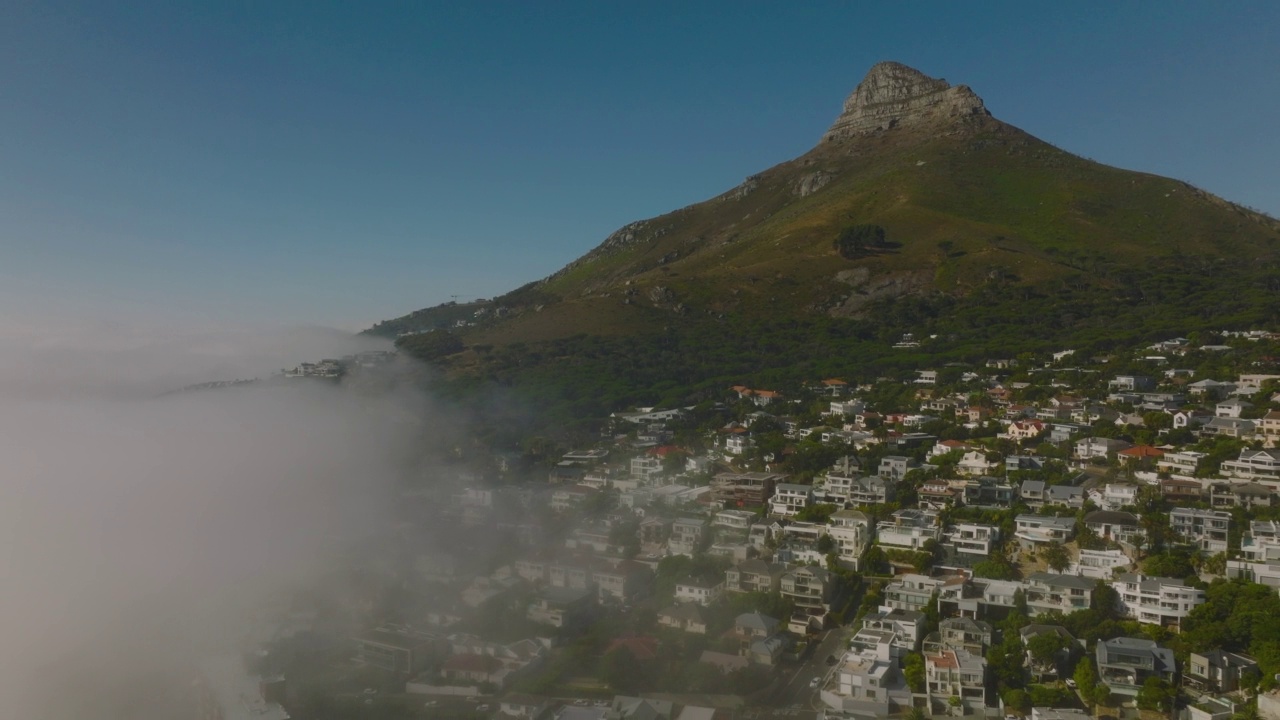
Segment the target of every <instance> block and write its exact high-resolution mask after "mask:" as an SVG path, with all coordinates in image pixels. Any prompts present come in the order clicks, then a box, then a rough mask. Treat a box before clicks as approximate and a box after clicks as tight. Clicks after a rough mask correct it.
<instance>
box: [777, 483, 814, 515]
mask: <svg viewBox="0 0 1280 720" xmlns="http://www.w3.org/2000/svg"><path fill="white" fill-rule="evenodd" d="M812 503H813V488H812V487H810V486H808V485H796V484H793V483H778V484H777V485H776V486H774V489H773V497H772V498H770V499H769V512H770V513H772V514H773V515H776V516H778V517H795V516H796V515H799V514H800V511H801V510H803V509H805V508H807V507H809V505H811V504H812Z"/></svg>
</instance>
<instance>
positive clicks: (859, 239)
mask: <svg viewBox="0 0 1280 720" xmlns="http://www.w3.org/2000/svg"><path fill="white" fill-rule="evenodd" d="M884 244H885V242H884V228H882V227H880V226H879V225H850V226H849V227H846V228H845V229H844V230H841V231H840V234H839V235H837V236H836V239H835V247H836V250H839V251H840V255H841V256H843V257H846V258H856V257H859V256H860V255H862V254H863V253H865V252H866V251H867V250H871V249H874V248H879V247H883V246H884Z"/></svg>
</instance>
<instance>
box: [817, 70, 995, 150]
mask: <svg viewBox="0 0 1280 720" xmlns="http://www.w3.org/2000/svg"><path fill="white" fill-rule="evenodd" d="M990 114H991V113H989V112H987V109H986V108H985V107H984V106H983V104H982V98H980V97H978V96H977V95H975V94H974V92H973V91H972V90H970V89H969V88H968V86H966V85H956V86H954V87H953V86H951V85H950V84H948V83H947V81H946V80H940V79H937V78H931V77H929V76H928V75H925V74H924V73H922V72H920V71H919V70H914V69H912V68H909V67H907V66H906V65H903V64H901V63H896V62H882V63H878V64H876V65H875V66H873V67H872V68H871V70H870V71H869V72H868V73H867V76H866V77H865V78H863V79H862V82H860V83H858V87H857V88H856V89H855V90H854V91H853V94H852V95H850V96H849V99H848V100H845V101H844V112H842V113H840V117H838V118H836V121H835V124H833V125H832V126H831V129H829V130H827V134H826V135H823V136H822V141H823V142H831V141H835V140H842V139H844V138H848V137H853V136H856V135H866V134H868V133H873V132H877V131H881V130H889V129H892V128H897V127H910V126H927V125H939V126H941V125H946V124H950V123H955V122H957V121H959V120H963V119H965V118H972V117H987V116H989V115H990Z"/></svg>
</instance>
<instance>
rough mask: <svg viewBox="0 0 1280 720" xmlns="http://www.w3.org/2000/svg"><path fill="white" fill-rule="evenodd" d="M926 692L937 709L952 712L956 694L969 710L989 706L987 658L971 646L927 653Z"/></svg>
mask: <svg viewBox="0 0 1280 720" xmlns="http://www.w3.org/2000/svg"><path fill="white" fill-rule="evenodd" d="M924 672H925V693H926V695H927V697H928V698H929V706H930V709H931V710H932V711H933V712H934V713H949V712H952V711H953V710H952V707H951V701H952V698H956V699H958V700H959V702H960V707H961V708H963V709H964V710H965V711H966V712H974V711H980V710H982V709H985V707H986V704H987V703H986V699H987V661H986V660H985V659H984V658H983V657H982V656H981V655H975V654H973V653H971V652H969V651H967V650H943V651H942V652H939V653H937V654H926V655H925V656H924Z"/></svg>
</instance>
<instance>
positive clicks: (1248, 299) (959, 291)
mask: <svg viewBox="0 0 1280 720" xmlns="http://www.w3.org/2000/svg"><path fill="white" fill-rule="evenodd" d="M887 65H891V64H887ZM878 72H879V73H890V74H893V77H891V78H890V80H896V79H899V77H898V76H899V75H900V76H902V77H903V78H905V79H904V80H903V82H904V83H908V84H909V83H910V82H913V81H915V80H916V79H917V78H916V77H915V76H913V75H910V73H915V71H911V70H909V69H907V68H902V67H901V66H893V67H889V68H888V69H887V70H885V69H883V68H882V66H877V67H876V68H873V70H872V74H876V73H878ZM916 75H919V74H918V73H916ZM869 77H871V76H870V75H869ZM919 77H920V78H923V76H919ZM880 79H881V80H883V78H880ZM930 82H936V81H930ZM865 83H866V81H864V84H865ZM880 84H884V83H883V82H881V83H880ZM944 85H945V84H944ZM877 86H878V85H877ZM861 87H862V86H860V88H861ZM904 87H907V89H906V90H904V91H902V92H903V93H906V96H905V97H906V99H905V100H903V99H902V98H903V97H904V95H902V94H899V95H896V96H894V97H892V98H887V99H877V98H871V99H869V100H867V99H865V95H866V93H865V92H864V93H863V95H862V96H859V94H858V92H855V95H854V97H853V98H851V100H850V103H846V111H845V115H842V118H841V121H844V120H846V119H847V118H848V117H859V118H861V117H863V116H866V115H875V114H876V113H880V114H882V115H886V119H885V120H884V122H883V125H882V126H879V127H875V128H872V129H867V130H860V131H859V132H857V133H855V134H853V135H849V136H847V137H844V136H842V137H833V138H831V139H830V140H829V141H826V142H823V143H821V144H819V145H818V146H817V147H815V148H814V149H813V150H811V151H810V152H808V153H806V154H805V155H803V156H802V157H800V158H797V159H795V160H792V161H789V162H786V163H783V164H781V165H778V166H776V167H774V168H771V169H769V170H766V171H764V172H762V173H760V174H758V175H755V176H752V177H750V178H748V179H747V180H746V181H745V182H744V183H743V184H742V185H740V186H738V187H737V188H734V189H732V190H730V191H728V192H726V193H724V194H722V195H720V196H717V197H715V198H712V199H710V200H707V201H705V202H701V203H697V204H695V205H690V206H688V207H685V208H682V209H679V210H676V211H674V212H671V213H668V214H666V215H663V216H660V217H657V218H652V219H650V220H645V221H641V222H637V223H632V224H630V225H628V226H626V227H624V228H622V229H621V230H619V231H618V232H616V233H614V234H613V235H611V236H610V237H609V238H607V239H606V240H605V241H604V242H603V243H602V244H601V245H600V246H599V247H597V248H596V249H594V250H592V251H591V252H589V253H588V254H587V255H585V256H584V257H582V258H580V259H579V260H577V261H574V262H573V263H570V264H569V265H568V266H566V267H565V268H564V269H563V270H561V271H559V272H557V273H556V274H554V275H552V276H551V277H549V278H547V279H545V280H543V281H540V282H536V283H531V284H529V285H526V286H524V287H522V288H520V289H518V290H516V291H513V292H511V293H509V294H507V295H505V296H502V297H499V298H495V299H494V300H492V301H488V302H486V303H482V304H476V305H477V307H476V308H474V309H479V307H483V308H484V312H483V313H482V314H481V316H479V317H478V318H477V316H476V315H475V313H474V310H473V308H472V307H468V308H467V310H468V312H469V314H470V315H471V318H470V319H471V321H472V323H473V324H472V325H471V326H468V327H465V328H461V329H458V330H456V331H455V332H456V337H457V340H458V341H460V342H455V341H454V340H452V339H451V340H450V341H449V342H447V343H445V345H446V346H448V348H449V349H450V350H451V351H452V350H456V352H450V353H446V354H442V353H441V352H439V346H440V345H441V343H440V342H439V339H438V338H437V339H433V340H425V339H422V338H420V337H414V336H407V337H404V338H402V340H401V344H402V347H404V348H405V349H406V350H407V351H409V352H417V350H418V349H419V348H423V347H427V346H430V347H431V348H432V349H433V350H432V351H431V352H420V353H419V354H421V355H423V356H425V357H428V358H429V359H431V360H433V361H434V362H437V363H439V364H441V365H442V366H443V367H445V368H446V369H447V370H448V371H449V376H450V377H451V378H453V379H455V380H456V381H459V382H462V383H464V384H466V385H469V386H470V385H475V384H476V383H477V382H484V381H497V382H499V383H502V384H504V385H507V386H510V387H514V388H516V389H517V390H518V391H520V392H521V393H523V394H526V395H528V396H530V397H533V398H536V399H538V401H539V402H540V403H542V404H543V405H544V406H545V407H547V408H549V409H551V411H552V412H553V413H554V414H556V415H559V416H563V417H564V418H569V417H572V416H575V415H579V413H585V412H586V411H587V410H588V406H590V410H592V411H593V412H594V411H599V410H606V411H607V410H615V409H618V408H619V407H620V406H624V405H627V404H634V403H644V404H650V403H657V402H683V401H684V400H688V399H692V398H696V397H697V396H698V395H699V391H700V390H702V389H706V388H711V387H718V386H720V385H722V384H723V383H725V382H728V381H748V380H750V381H752V382H756V383H768V382H774V381H776V382H784V381H786V380H787V379H788V378H791V377H799V376H800V375H805V376H808V377H812V376H814V375H815V374H840V375H846V376H874V374H875V373H879V372H882V371H883V370H885V369H886V368H891V367H893V366H895V365H896V364H899V363H900V362H905V361H904V360H903V355H904V354H910V351H905V352H904V351H893V350H891V347H890V346H891V345H892V343H893V342H894V341H896V340H897V339H898V338H899V337H900V336H901V334H902V333H905V332H911V333H914V334H915V335H916V336H917V337H929V336H937V337H935V338H933V339H932V341H931V342H930V343H928V345H927V352H928V353H929V354H930V355H931V356H933V357H936V358H937V359H938V360H940V361H946V360H964V361H973V360H977V359H981V358H982V357H984V356H987V355H990V354H992V353H994V354H998V355H1008V354H1011V353H1016V352H1019V351H1023V350H1036V349H1045V348H1046V347H1049V346H1050V345H1061V344H1072V345H1079V346H1081V347H1083V348H1086V349H1088V348H1094V349H1105V348H1106V347H1108V346H1109V345H1110V344H1112V343H1115V342H1117V341H1118V340H1121V339H1132V338H1135V337H1137V338H1147V337H1149V338H1151V339H1159V338H1160V337H1162V336H1167V335H1169V334H1181V333H1187V332H1191V331H1194V330H1199V329H1217V328H1220V327H1225V326H1233V327H1241V326H1268V325H1270V326H1274V325H1275V324H1277V322H1280V316H1278V314H1277V313H1278V312H1280V310H1278V309H1277V308H1278V306H1280V303H1276V302H1275V300H1274V298H1275V297H1276V295H1275V293H1276V292H1277V291H1280V263H1278V262H1277V260H1278V258H1280V224H1278V223H1277V222H1276V221H1275V220H1273V219H1271V218H1268V217H1265V216H1263V215H1260V214H1258V213H1256V212H1252V211H1250V210H1247V209H1245V208H1243V207H1240V206H1238V205H1234V204H1232V203H1229V202H1227V201H1224V200H1222V199H1220V198H1217V197H1214V196H1212V195H1209V194H1208V193H1205V192H1203V191H1200V190H1198V189H1196V188H1194V187H1192V186H1190V185H1188V184H1186V183H1183V182H1180V181H1177V180H1172V179H1169V178H1163V177H1159V176H1155V175H1150V174H1146V173H1139V172H1132V171H1127V170H1120V169H1117V168H1113V167H1108V166H1106V165H1102V164H1099V163H1096V162H1093V161H1090V160H1086V159H1083V158H1080V157H1076V156H1074V155H1071V154H1069V153H1067V152H1064V151H1062V150H1060V149H1058V148H1055V147H1053V146H1051V145H1049V144H1048V143H1045V142H1043V141H1041V140H1038V139H1036V138H1034V137H1032V136H1030V135H1028V134H1027V133H1025V132H1023V131H1021V130H1019V129H1017V128H1014V127H1012V126H1010V125H1007V124H1005V123H1003V122H1000V121H999V120H996V119H994V118H992V117H990V116H989V115H988V114H986V113H985V110H982V109H981V101H980V100H978V99H977V98H976V96H972V101H971V102H973V103H976V108H977V111H972V108H971V112H969V113H968V114H964V115H961V116H954V115H940V114H938V113H939V112H940V111H938V110H937V109H936V108H935V107H934V106H929V105H928V104H927V103H926V102H924V101H921V102H920V103H915V102H914V99H913V98H911V97H910V96H909V92H910V87H908V86H906V85H904ZM959 89H960V88H951V90H952V91H955V90H959ZM855 99H857V102H858V103H863V102H865V106H860V107H854V105H857V103H855V102H854V101H855ZM926 100H927V98H926ZM917 106H919V107H917ZM884 108H889V109H888V110H885V109H884ZM899 108H903V109H899ZM921 108H923V109H921ZM895 113H896V114H895ZM930 113H933V114H930ZM841 121H837V125H839V124H840V122H841ZM854 122H857V123H863V124H864V125H865V123H866V121H865V120H864V119H857V120H855V121H854ZM859 227H861V228H864V230H862V231H858V232H859V233H862V232H865V228H869V227H875V228H878V229H880V231H881V232H882V235H880V234H873V235H867V236H866V237H868V238H873V239H874V240H875V241H874V242H864V241H861V240H859V241H858V242H857V243H853V242H852V241H849V239H850V238H852V237H853V234H852V233H854V229H855V228H859ZM859 237H862V235H859ZM842 238H845V239H846V242H845V243H843V245H844V248H843V250H842V243H841V239H842ZM855 244H856V245H857V247H856V248H855V247H854V245H855ZM461 308H462V306H456V307H455V308H454V310H455V311H456V310H457V309H461ZM442 310H443V308H442V309H441V311H442ZM441 311H435V312H434V313H433V312H432V311H419V313H426V315H423V316H422V317H436V316H441V315H442V312H441ZM443 314H446V315H449V318H450V321H456V319H458V318H457V317H456V316H455V315H453V314H451V313H443ZM413 318H414V316H406V317H405V318H400V319H397V320H393V321H388V322H387V323H383V324H380V325H379V326H378V327H376V328H374V329H373V330H372V331H373V332H380V333H383V334H389V335H390V334H399V333H402V332H405V331H406V330H414V329H426V328H415V325H414V322H413ZM437 326H438V325H437ZM922 351H926V350H917V351H916V352H922Z"/></svg>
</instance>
